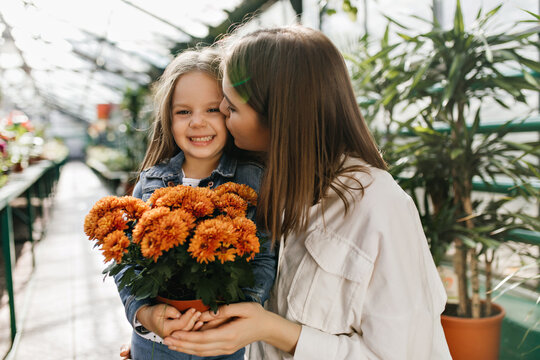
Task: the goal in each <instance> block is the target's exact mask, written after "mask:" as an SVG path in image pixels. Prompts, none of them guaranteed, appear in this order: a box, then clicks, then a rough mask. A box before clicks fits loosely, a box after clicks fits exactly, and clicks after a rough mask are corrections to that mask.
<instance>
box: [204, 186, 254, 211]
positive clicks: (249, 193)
mask: <svg viewBox="0 0 540 360" xmlns="http://www.w3.org/2000/svg"><path fill="white" fill-rule="evenodd" d="M214 191H215V192H216V194H217V195H218V196H221V195H223V194H227V193H230V194H236V195H238V196H240V197H241V198H242V199H244V200H245V201H247V202H248V203H250V204H251V205H253V206H257V193H256V192H255V190H253V189H252V188H250V187H249V186H247V185H244V184H237V183H233V182H228V183H225V184H223V185H220V186H218V187H217V188H215V190H214Z"/></svg>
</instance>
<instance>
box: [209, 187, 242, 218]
mask: <svg viewBox="0 0 540 360" xmlns="http://www.w3.org/2000/svg"><path fill="white" fill-rule="evenodd" d="M247 206H248V204H247V202H246V201H245V200H244V199H242V197H240V196H239V195H237V194H233V193H225V194H222V195H221V196H220V197H219V200H218V201H216V207H217V208H218V209H220V210H221V211H223V212H225V213H226V214H227V215H228V216H230V217H231V218H235V217H239V216H242V217H243V216H246V210H247Z"/></svg>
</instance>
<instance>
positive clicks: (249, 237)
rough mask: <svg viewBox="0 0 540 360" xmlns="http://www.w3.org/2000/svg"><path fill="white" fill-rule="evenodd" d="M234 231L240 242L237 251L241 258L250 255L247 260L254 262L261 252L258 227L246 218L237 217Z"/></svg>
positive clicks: (234, 222) (234, 221)
mask: <svg viewBox="0 0 540 360" xmlns="http://www.w3.org/2000/svg"><path fill="white" fill-rule="evenodd" d="M232 223H233V226H234V230H235V232H236V234H237V237H238V240H237V243H236V251H237V253H238V255H239V256H244V255H249V256H248V257H247V258H246V260H247V261H249V260H252V259H253V258H254V257H255V254H257V253H258V252H259V251H260V243H259V238H258V237H257V235H256V234H257V226H256V225H255V223H254V222H253V221H251V220H249V219H247V218H244V217H237V218H234V219H233V220H232Z"/></svg>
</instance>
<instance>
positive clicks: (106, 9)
mask: <svg viewBox="0 0 540 360" xmlns="http://www.w3.org/2000/svg"><path fill="white" fill-rule="evenodd" d="M241 3H242V0H223V1H214V0H198V1H177V0H153V1H146V0H93V1H83V0H10V1H0V34H2V37H1V38H0V78H1V79H2V81H0V92H1V93H2V94H3V95H4V97H6V98H8V101H9V102H10V103H11V104H14V105H15V106H17V107H19V108H20V110H23V111H27V112H29V115H30V116H32V113H31V112H32V111H36V112H38V113H36V115H43V114H44V113H46V111H48V110H51V109H58V108H63V110H65V111H66V112H68V113H73V115H76V116H77V117H78V118H82V119H84V120H86V121H93V120H94V118H95V115H96V112H95V109H96V104H98V103H109V102H110V103H118V102H120V101H121V100H122V94H123V91H124V90H125V89H126V88H127V87H132V88H133V87H136V86H138V85H144V84H147V83H149V82H150V81H151V78H150V76H149V75H148V72H149V71H150V70H151V69H152V68H153V67H157V68H164V67H165V66H166V65H167V64H168V62H169V61H170V60H171V58H172V56H171V54H170V49H171V48H172V47H173V46H174V45H175V44H177V43H179V42H188V41H190V40H191V39H192V37H204V36H206V35H207V33H208V30H207V27H208V26H214V25H217V24H219V23H221V22H223V21H224V20H225V19H226V18H227V13H226V12H225V11H224V10H232V9H233V8H235V7H236V6H238V5H239V4H241ZM36 97H40V100H39V101H36ZM37 103H40V105H42V103H45V104H46V106H48V107H49V109H39V108H38V106H36V104H37Z"/></svg>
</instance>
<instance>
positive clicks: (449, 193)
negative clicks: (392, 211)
mask: <svg viewBox="0 0 540 360" xmlns="http://www.w3.org/2000/svg"><path fill="white" fill-rule="evenodd" d="M500 9H501V6H497V7H495V8H494V9H492V10H490V11H488V12H487V13H484V12H483V11H482V9H481V10H480V11H479V12H478V14H477V16H476V19H475V21H474V24H473V25H472V26H471V27H470V29H466V28H465V25H464V21H463V14H462V11H461V4H460V1H459V0H458V1H457V5H456V9H455V16H454V22H453V26H452V28H451V29H448V30H445V29H443V28H442V27H441V26H440V24H439V23H437V21H436V20H433V21H429V20H424V21H426V22H428V23H429V25H430V26H431V28H432V30H430V31H428V32H425V33H422V34H419V35H407V34H405V32H406V31H407V29H406V28H405V31H404V32H403V33H398V35H399V37H400V43H399V44H398V45H397V46H392V45H388V46H387V47H386V48H383V49H382V50H381V52H380V53H384V52H385V51H388V50H389V49H390V52H388V54H391V56H390V58H391V59H394V60H392V61H390V62H389V63H388V65H387V66H388V67H389V68H387V69H386V71H387V72H392V70H397V71H400V72H401V74H400V75H399V76H398V77H396V80H395V82H394V83H393V84H392V85H391V89H395V91H391V90H387V91H386V93H387V94H390V95H388V96H387V99H386V100H385V103H386V104H385V103H382V106H385V105H387V104H390V105H391V109H392V113H395V109H396V108H399V109H400V110H407V111H409V112H410V113H412V116H410V119H409V120H408V121H404V122H403V123H402V126H403V128H404V129H405V130H406V131H408V132H409V133H410V134H413V135H415V137H414V138H411V139H410V140H408V141H403V143H402V144H400V146H399V147H397V148H396V153H395V154H394V156H396V158H399V162H398V164H399V166H398V167H397V171H396V170H395V171H394V175H396V176H397V177H398V178H399V177H401V178H405V179H406V180H403V181H402V186H404V187H406V188H409V189H412V190H415V189H417V188H420V187H421V188H423V189H424V195H423V198H421V199H420V200H419V199H417V198H416V197H415V199H416V202H417V204H419V205H421V206H420V207H421V208H422V209H423V211H422V214H421V216H422V221H423V225H424V229H425V230H426V234H427V236H428V238H429V239H430V245H431V249H432V252H433V254H434V256H435V258H436V260H437V258H439V257H440V256H441V255H442V253H443V252H444V251H445V250H446V248H447V247H448V246H450V245H453V247H454V248H455V255H454V269H455V272H456V274H457V276H458V291H459V307H458V315H459V316H464V317H470V316H472V317H481V316H483V315H489V314H490V312H491V305H490V304H491V303H490V299H489V296H488V297H487V298H486V303H487V305H486V307H485V309H484V311H482V308H481V298H480V291H479V288H480V286H479V277H478V272H479V260H481V259H483V260H484V261H485V269H486V274H487V278H488V281H490V279H491V262H492V261H493V254H494V251H495V250H496V249H497V248H498V247H499V246H500V245H501V244H502V243H503V242H504V241H505V239H506V238H507V234H508V232H509V231H510V230H512V229H514V228H517V227H519V228H526V229H533V230H537V231H538V230H539V227H538V221H536V220H535V219H533V218H530V217H526V216H522V214H521V213H520V212H510V211H507V210H505V207H504V206H503V205H504V204H506V203H507V202H508V201H510V200H512V199H514V198H516V197H520V198H525V199H531V198H533V199H539V198H540V194H539V192H538V190H536V189H535V188H534V187H533V186H531V184H530V181H531V180H532V179H538V178H540V174H539V172H538V170H537V168H536V165H535V164H533V163H531V162H530V158H529V157H528V155H534V156H540V146H539V145H538V143H537V142H531V143H520V144H517V143H513V142H511V141H509V140H507V136H506V135H507V134H508V133H509V130H510V127H511V125H512V124H511V123H510V122H509V123H507V124H505V125H503V126H501V127H500V128H499V129H498V131H496V132H494V133H491V134H487V135H485V134H480V133H479V128H480V119H481V110H480V109H481V107H482V105H483V104H484V103H485V102H486V100H488V99H489V100H494V102H496V103H498V104H499V105H500V106H501V107H504V108H510V107H511V105H512V104H513V103H523V104H527V97H526V96H525V95H526V94H525V92H526V91H528V90H530V91H536V92H537V91H538V90H539V89H540V86H539V82H538V80H537V79H536V78H535V77H534V76H533V74H534V73H535V72H536V73H538V72H540V63H539V62H538V61H537V60H535V59H533V58H530V57H528V56H526V55H524V50H526V49H531V48H532V49H538V48H539V43H538V41H537V40H536V39H535V37H536V33H535V31H536V30H535V29H532V30H530V31H524V32H521V33H518V34H512V33H509V32H508V31H505V30H501V29H500V28H499V29H493V28H492V27H491V26H490V23H491V22H492V21H493V20H494V19H495V17H496V15H497V14H498V13H499V11H500ZM537 20H538V18H537V17H536V19H535V21H537ZM510 30H511V29H510ZM401 59H408V63H409V64H410V66H408V67H405V68H404V67H403V66H402V60H401ZM441 129H445V130H441ZM501 174H502V175H504V176H506V177H509V178H511V179H512V180H513V181H514V182H515V183H516V184H517V187H516V189H515V191H514V192H513V193H512V194H510V195H509V196H508V197H506V198H504V199H503V200H500V201H492V202H486V201H479V200H475V199H473V196H472V190H473V186H472V185H473V178H475V177H478V178H480V179H482V180H484V181H485V182H490V181H491V182H496V180H497V179H496V177H497V176H499V175H501ZM469 274H470V276H469ZM469 282H470V285H471V289H472V291H471V296H470V297H469V293H468V286H469ZM486 287H487V288H488V289H489V288H491V285H490V284H489V283H488V284H486Z"/></svg>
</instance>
